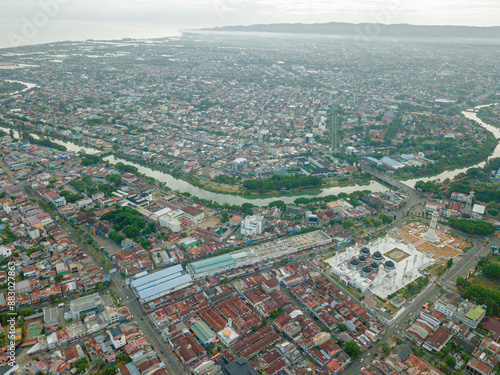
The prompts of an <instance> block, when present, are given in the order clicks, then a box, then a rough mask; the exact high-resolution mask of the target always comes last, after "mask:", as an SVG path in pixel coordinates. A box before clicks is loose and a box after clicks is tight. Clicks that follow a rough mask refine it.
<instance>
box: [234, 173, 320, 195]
mask: <svg viewBox="0 0 500 375" xmlns="http://www.w3.org/2000/svg"><path fill="white" fill-rule="evenodd" d="M322 184H323V179H322V178H321V177H316V176H311V175H309V176H303V175H299V174H298V173H297V174H293V175H274V176H273V177H271V178H268V179H260V180H245V181H243V187H244V188H245V189H246V190H248V191H256V192H258V193H267V192H270V191H279V190H280V189H286V190H293V189H297V188H318V187H320V186H321V185H322Z"/></svg>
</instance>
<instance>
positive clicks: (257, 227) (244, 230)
mask: <svg viewBox="0 0 500 375" xmlns="http://www.w3.org/2000/svg"><path fill="white" fill-rule="evenodd" d="M263 222H264V217H263V216H261V215H251V216H247V217H246V218H245V220H244V221H243V222H242V223H241V234H242V235H243V236H258V235H259V234H261V233H262V229H263Z"/></svg>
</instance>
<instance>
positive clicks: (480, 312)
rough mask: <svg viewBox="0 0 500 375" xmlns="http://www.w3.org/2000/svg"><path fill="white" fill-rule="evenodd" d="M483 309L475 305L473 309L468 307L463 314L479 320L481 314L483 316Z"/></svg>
mask: <svg viewBox="0 0 500 375" xmlns="http://www.w3.org/2000/svg"><path fill="white" fill-rule="evenodd" d="M485 311H486V310H485V309H483V308H482V307H481V306H476V308H475V309H470V310H469V312H468V313H467V314H465V316H466V317H467V318H469V319H472V320H479V319H480V318H481V316H483V314H484V313H485Z"/></svg>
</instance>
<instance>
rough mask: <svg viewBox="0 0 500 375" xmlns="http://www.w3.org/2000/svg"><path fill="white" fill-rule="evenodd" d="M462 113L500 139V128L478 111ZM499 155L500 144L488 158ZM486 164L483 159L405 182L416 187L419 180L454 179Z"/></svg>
mask: <svg viewBox="0 0 500 375" xmlns="http://www.w3.org/2000/svg"><path fill="white" fill-rule="evenodd" d="M497 104H498V103H492V104H486V105H478V106H477V107H474V109H476V110H478V109H481V108H484V107H489V106H492V105H497ZM462 114H463V115H464V117H465V118H467V119H469V120H473V121H476V122H477V123H478V124H479V125H481V126H482V127H483V128H485V129H486V130H489V131H490V132H491V133H492V134H493V135H494V136H495V138H496V139H500V129H499V128H496V127H494V126H492V125H489V124H486V123H484V122H483V121H482V120H481V119H480V118H479V117H477V113H476V112H471V111H463V112H462ZM498 157H500V144H498V145H497V147H496V148H495V150H493V153H492V154H491V155H490V156H489V157H488V159H490V158H498ZM484 164H485V162H484V161H483V162H481V163H478V164H476V165H472V166H470V167H466V168H460V169H453V170H451V171H444V172H442V173H440V174H438V175H435V176H432V177H424V178H415V179H412V180H406V181H403V182H404V183H405V184H406V185H408V186H411V187H415V184H416V183H417V181H433V180H439V181H443V180H446V179H447V178H449V179H453V177H455V176H456V175H457V174H460V173H464V172H467V169H470V168H474V167H479V168H482V167H484Z"/></svg>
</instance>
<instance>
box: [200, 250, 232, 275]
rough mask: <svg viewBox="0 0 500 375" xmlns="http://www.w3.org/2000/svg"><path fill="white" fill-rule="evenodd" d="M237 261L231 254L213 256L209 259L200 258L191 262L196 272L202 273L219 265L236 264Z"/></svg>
mask: <svg viewBox="0 0 500 375" xmlns="http://www.w3.org/2000/svg"><path fill="white" fill-rule="evenodd" d="M234 263H235V261H234V259H233V257H232V256H231V255H229V254H224V255H220V256H218V257H213V258H209V259H204V260H200V261H198V262H194V263H192V264H191V267H192V268H193V271H194V272H195V273H202V272H206V271H210V270H213V269H216V268H219V267H224V266H228V265H231V264H234Z"/></svg>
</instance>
